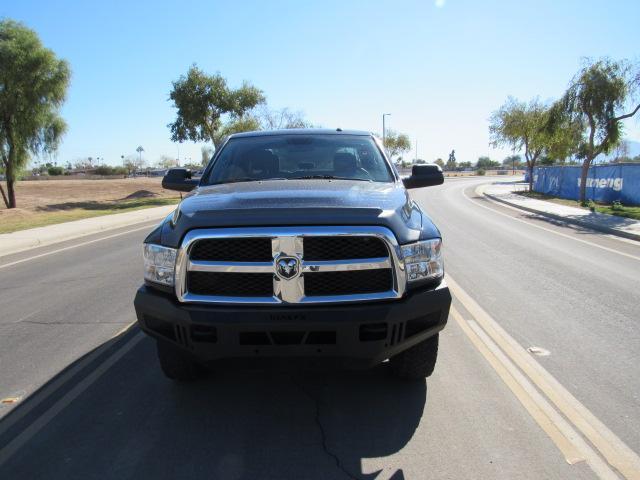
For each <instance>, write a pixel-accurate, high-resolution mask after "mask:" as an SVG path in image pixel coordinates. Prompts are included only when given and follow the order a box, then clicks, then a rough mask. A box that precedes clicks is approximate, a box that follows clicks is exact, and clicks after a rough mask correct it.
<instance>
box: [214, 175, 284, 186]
mask: <svg viewBox="0 0 640 480" xmlns="http://www.w3.org/2000/svg"><path fill="white" fill-rule="evenodd" d="M265 180H288V179H287V178H284V177H270V178H252V177H240V178H230V179H229V180H223V181H221V182H213V183H210V184H209V185H222V184H224V183H241V182H263V181H265Z"/></svg>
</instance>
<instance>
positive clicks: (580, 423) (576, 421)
mask: <svg viewBox="0 0 640 480" xmlns="http://www.w3.org/2000/svg"><path fill="white" fill-rule="evenodd" d="M447 283H448V285H449V287H450V289H451V291H452V293H453V295H454V296H455V298H456V299H457V300H458V301H459V302H460V303H461V304H462V305H463V306H464V307H465V309H466V310H467V311H468V312H469V313H470V314H471V316H472V317H473V319H474V320H475V321H476V322H477V323H478V325H480V326H481V327H482V328H483V330H484V331H485V332H486V333H487V334H488V336H489V337H490V338H491V339H492V340H493V341H494V342H495V343H496V344H497V345H498V346H499V347H500V348H501V349H502V350H503V351H504V353H505V354H506V355H507V356H508V357H509V358H510V359H511V360H512V361H513V362H514V363H515V364H516V365H517V366H518V367H519V368H520V369H521V370H522V372H523V373H524V374H525V375H527V376H528V377H529V379H531V381H532V382H533V383H534V384H535V385H536V386H537V387H538V388H539V389H540V391H541V392H542V393H543V394H544V395H546V396H547V398H548V399H549V400H551V402H552V403H553V404H554V405H555V406H556V408H558V410H559V411H560V412H561V413H562V414H563V415H564V416H566V417H567V419H568V420H569V421H570V422H571V423H573V425H574V426H575V427H577V428H578V430H579V431H580V432H581V433H582V434H583V435H584V436H585V437H586V438H587V439H588V440H589V441H590V442H591V444H592V445H593V446H594V447H595V448H596V449H597V450H598V451H599V452H600V453H601V454H602V456H603V457H604V458H605V459H606V460H607V462H608V463H609V464H610V465H611V466H612V467H614V468H615V469H616V470H617V471H618V472H620V473H621V474H622V475H624V476H625V477H626V478H627V479H629V480H640V457H639V456H638V454H636V453H635V452H634V451H633V450H631V448H629V447H628V446H627V445H626V444H625V443H624V442H623V441H622V440H621V439H620V438H618V437H617V436H616V435H615V434H614V433H613V432H612V431H611V430H610V429H609V428H608V427H607V426H606V425H604V423H602V422H601V421H600V420H599V419H598V418H596V416H595V415H594V414H593V413H591V412H590V411H589V410H588V409H587V408H586V407H585V406H584V405H583V404H582V403H580V402H579V401H578V399H577V398H575V397H574V396H573V395H572V394H571V393H570V392H569V391H568V390H567V389H566V388H564V387H563V386H562V385H561V384H560V382H558V381H557V380H556V379H555V378H554V377H553V376H552V375H551V374H550V373H549V372H547V370H545V369H544V368H543V367H542V366H541V365H540V364H539V363H538V362H537V361H536V360H535V359H534V358H533V357H532V356H531V355H529V354H528V353H527V351H526V350H525V349H524V348H523V347H522V346H521V345H520V344H519V343H518V342H517V341H516V340H515V339H514V338H513V337H511V336H510V335H509V334H508V333H507V332H506V331H505V330H504V329H503V328H502V327H501V326H500V325H499V324H498V322H496V321H495V320H494V319H493V318H492V317H491V316H490V315H489V314H488V313H487V312H486V311H485V310H484V309H483V308H482V307H481V306H480V305H478V303H476V301H475V300H473V299H472V298H471V297H470V296H469V294H467V293H466V292H465V291H464V290H463V289H462V288H461V287H460V285H458V283H457V282H456V281H455V280H454V279H452V278H451V276H449V275H448V276H447Z"/></svg>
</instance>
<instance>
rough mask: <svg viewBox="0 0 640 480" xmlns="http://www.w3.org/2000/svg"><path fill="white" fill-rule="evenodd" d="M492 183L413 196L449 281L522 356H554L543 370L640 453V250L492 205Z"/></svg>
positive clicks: (455, 185) (454, 184) (454, 183)
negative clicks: (433, 229)
mask: <svg viewBox="0 0 640 480" xmlns="http://www.w3.org/2000/svg"><path fill="white" fill-rule="evenodd" d="M486 182H487V180H486V179H485V180H482V179H474V180H451V181H449V182H446V183H445V185H444V186H443V188H439V189H422V190H419V191H418V192H417V193H416V194H415V195H414V198H415V199H416V201H418V202H420V204H421V205H422V206H423V207H424V208H425V210H426V211H427V212H428V213H429V215H431V216H432V218H433V219H434V221H435V222H436V224H437V225H438V227H439V228H440V230H441V232H442V235H443V238H444V248H445V250H444V252H445V259H446V265H445V268H446V271H447V273H449V274H451V276H453V278H455V279H456V280H457V281H458V283H460V285H461V286H462V287H463V288H464V289H465V291H466V292H467V293H469V294H470V295H471V296H472V297H473V298H474V299H475V300H476V301H477V302H478V303H479V304H480V305H481V306H482V307H483V308H484V309H485V310H487V311H488V312H489V313H490V314H491V315H492V317H493V318H494V319H496V320H497V321H498V322H499V323H500V325H502V326H503V327H504V328H505V329H506V330H507V331H508V332H509V333H510V334H511V335H512V336H513V337H515V339H516V340H517V341H518V342H519V343H520V344H521V345H522V346H524V347H525V348H528V347H539V348H542V349H544V350H547V351H549V352H550V355H548V356H543V357H538V358H537V359H538V361H539V362H540V363H541V364H542V365H543V366H544V367H545V368H546V369H547V370H549V371H550V372H551V373H552V374H553V375H554V376H555V377H556V378H557V379H558V380H559V381H560V382H561V383H562V384H563V385H564V386H565V387H566V388H568V389H569V390H570V391H571V392H572V393H573V394H574V395H575V396H576V397H577V398H578V399H579V400H580V401H582V402H583V403H585V404H586V406H587V407H588V408H589V409H590V410H591V411H592V412H593V413H594V414H596V416H598V417H599V418H600V419H601V420H603V421H604V423H605V424H607V425H608V426H609V427H610V428H611V429H613V430H614V431H615V432H616V433H617V434H618V435H619V436H620V437H621V438H622V439H623V440H624V441H625V442H626V443H627V444H628V445H629V446H630V447H631V448H632V449H634V450H635V451H636V452H638V451H640V375H639V373H640V367H639V365H640V328H638V321H639V319H640V245H639V244H638V243H637V242H632V241H627V240H625V239H618V238H613V237H609V236H606V235H603V234H601V233H598V232H594V231H591V230H587V229H582V228H580V227H567V226H561V225H558V222H555V221H549V220H547V219H544V218H542V217H536V216H535V215H532V214H529V213H527V212H522V211H519V210H515V209H512V208H507V207H504V206H502V205H500V204H496V203H493V202H490V201H489V200H487V199H486V198H484V197H480V196H478V195H476V194H475V188H476V186H477V185H480V184H482V183H486ZM585 242H588V243H585ZM612 250H613V251H612ZM617 252H619V253H617Z"/></svg>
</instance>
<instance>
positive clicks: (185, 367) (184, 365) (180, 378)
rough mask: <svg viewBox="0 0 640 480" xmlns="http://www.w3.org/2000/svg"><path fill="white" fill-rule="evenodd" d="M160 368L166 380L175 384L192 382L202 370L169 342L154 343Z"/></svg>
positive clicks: (198, 376)
mask: <svg viewBox="0 0 640 480" xmlns="http://www.w3.org/2000/svg"><path fill="white" fill-rule="evenodd" d="M156 346H157V350H158V360H160V368H161V369H162V372H163V373H164V374H165V376H166V377H167V378H170V379H171V380H175V381H176V382H193V381H194V380H197V379H198V378H200V376H201V372H202V368H201V367H200V365H198V364H197V363H196V362H195V361H194V360H193V359H192V358H191V357H190V356H189V355H188V354H187V353H185V352H183V351H181V350H180V349H179V348H178V347H175V346H173V345H171V344H170V343H169V342H165V341H162V340H158V341H157V342H156Z"/></svg>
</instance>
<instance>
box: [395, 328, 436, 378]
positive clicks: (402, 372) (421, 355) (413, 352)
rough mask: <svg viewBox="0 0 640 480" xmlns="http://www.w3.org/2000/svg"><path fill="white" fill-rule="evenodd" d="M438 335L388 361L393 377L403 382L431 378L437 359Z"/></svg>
mask: <svg viewBox="0 0 640 480" xmlns="http://www.w3.org/2000/svg"><path fill="white" fill-rule="evenodd" d="M438 337H439V335H438V334H435V335H434V336H433V337H429V338H427V339H426V340H424V341H422V342H420V343H418V344H417V345H414V346H413V347H411V348H409V349H407V350H405V351H404V352H401V353H399V354H398V355H396V356H395V357H391V358H390V359H389V364H390V366H391V371H392V373H393V375H394V376H396V377H398V378H402V379H404V380H420V379H423V378H427V377H429V376H431V374H432V373H433V369H434V368H435V366H436V359H437V358H438Z"/></svg>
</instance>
